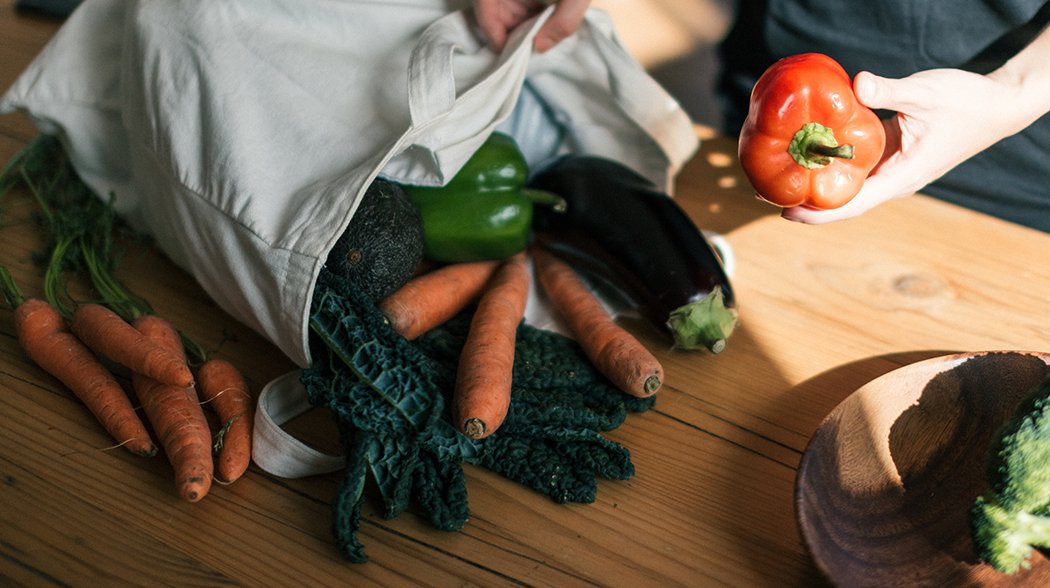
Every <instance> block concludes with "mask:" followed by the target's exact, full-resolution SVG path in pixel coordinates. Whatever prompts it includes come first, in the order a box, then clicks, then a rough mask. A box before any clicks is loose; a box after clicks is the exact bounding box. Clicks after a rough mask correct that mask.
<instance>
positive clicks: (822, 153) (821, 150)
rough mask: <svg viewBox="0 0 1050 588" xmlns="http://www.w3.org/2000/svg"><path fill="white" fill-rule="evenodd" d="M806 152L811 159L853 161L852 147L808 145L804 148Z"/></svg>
mask: <svg viewBox="0 0 1050 588" xmlns="http://www.w3.org/2000/svg"><path fill="white" fill-rule="evenodd" d="M806 151H807V152H808V153H809V155H811V156H812V157H813V158H821V157H825V158H826V157H838V158H841V159H853V145H835V146H831V145H820V144H817V143H810V144H809V145H807V146H806Z"/></svg>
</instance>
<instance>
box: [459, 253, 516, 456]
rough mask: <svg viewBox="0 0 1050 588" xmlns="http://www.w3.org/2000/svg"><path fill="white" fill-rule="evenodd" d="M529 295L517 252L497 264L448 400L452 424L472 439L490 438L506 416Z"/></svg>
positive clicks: (475, 316)
mask: <svg viewBox="0 0 1050 588" xmlns="http://www.w3.org/2000/svg"><path fill="white" fill-rule="evenodd" d="M528 293H529V272H528V268H527V267H526V265H525V254H524V253H519V254H517V255H515V256H514V257H512V258H510V259H507V260H505V261H503V262H502V263H501V264H500V266H499V268H498V269H497V270H496V273H495V275H493V276H492V279H491V280H490V281H489V283H488V285H487V286H486V287H485V291H484V292H482V294H481V299H480V300H479V301H478V307H477V309H476V310H475V311H474V317H473V318H472V319H471V322H470V330H469V332H468V333H467V340H466V342H465V343H464V344H463V351H462V352H461V353H460V357H459V365H458V367H457V370H456V386H455V390H454V392H453V397H452V410H453V414H454V415H455V422H456V423H458V425H459V427H460V430H462V431H463V433H464V434H465V435H467V436H468V437H471V438H472V439H481V438H483V437H487V436H488V435H491V434H492V432H493V431H495V430H496V429H497V428H498V427H499V426H500V425H501V424H502V423H503V419H504V418H506V416H507V410H508V409H509V408H510V389H511V378H512V373H513V369H514V342H515V340H516V339H517V333H518V325H519V324H520V323H521V318H522V316H523V315H524V314H525V303H526V301H527V298H528Z"/></svg>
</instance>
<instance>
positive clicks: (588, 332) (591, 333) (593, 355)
mask: <svg viewBox="0 0 1050 588" xmlns="http://www.w3.org/2000/svg"><path fill="white" fill-rule="evenodd" d="M532 258H533V261H534V262H535V266H536V277H537V278H538V280H539V282H540V284H541V285H542V286H543V290H544V292H546V294H547V297H548V298H549V299H550V302H551V306H553V307H554V310H555V311H556V312H557V313H558V315H559V316H560V317H561V318H562V319H564V320H565V322H566V325H567V326H568V328H569V331H570V332H572V334H573V336H574V338H575V339H576V341H577V342H578V343H579V344H580V347H581V348H582V349H583V352H584V354H585V355H586V356H587V358H588V359H589V360H590V361H591V364H593V365H594V367H595V368H597V370H598V371H599V372H601V373H602V374H603V375H605V377H607V378H609V380H610V381H611V382H612V383H613V384H614V385H615V386H616V387H618V388H620V389H621V390H623V391H624V392H627V393H628V394H631V395H633V396H638V397H641V398H645V397H647V396H651V395H652V394H654V393H655V392H656V391H657V390H658V389H659V388H660V386H661V384H662V383H663V374H664V368H663V366H661V365H660V361H659V360H658V359H656V357H654V356H653V354H652V353H650V352H649V350H648V349H646V348H645V347H644V346H643V345H642V344H641V343H639V342H638V340H637V339H635V338H634V336H632V335H631V334H630V333H628V332H627V331H626V330H625V329H624V328H623V327H621V326H619V325H618V324H616V322H615V321H614V320H613V318H612V317H611V316H610V315H609V313H608V312H606V310H605V308H604V307H603V306H602V305H601V302H599V301H598V299H597V297H595V295H594V293H593V292H591V290H590V288H588V286H587V284H586V283H584V282H583V280H581V279H580V277H579V276H578V275H577V274H576V271H575V270H573V269H572V268H571V267H570V266H569V265H567V264H566V263H565V262H563V261H562V260H560V259H558V258H557V257H556V256H555V255H554V254H553V253H551V252H549V251H547V250H545V249H542V248H539V247H536V248H534V249H533V252H532Z"/></svg>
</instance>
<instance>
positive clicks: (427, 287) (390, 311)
mask: <svg viewBox="0 0 1050 588" xmlns="http://www.w3.org/2000/svg"><path fill="white" fill-rule="evenodd" d="M499 263H500V262H499V261H498V260H486V261H472V262H464V263H452V264H449V265H444V266H441V267H439V268H437V269H434V270H431V271H429V272H427V273H424V274H420V275H419V276H416V277H415V278H412V279H411V280H409V281H408V282H407V283H406V284H405V285H404V286H402V287H401V288H399V289H398V290H397V291H395V292H394V293H393V294H391V295H389V296H387V297H386V298H385V299H384V300H383V301H382V302H380V303H379V310H380V311H381V312H382V313H383V315H384V316H385V317H386V319H387V320H388V321H390V324H391V326H393V327H394V330H395V331H397V332H398V333H401V336H403V337H404V338H405V339H408V340H409V341H411V340H412V339H415V338H416V337H418V336H420V335H422V334H423V333H426V332H427V331H429V330H430V329H433V328H434V327H436V326H438V325H441V324H443V323H444V322H445V321H447V320H448V319H450V318H452V317H453V316H455V315H456V313H458V312H459V311H461V310H463V309H464V308H466V307H467V305H468V304H470V303H472V302H474V301H475V300H476V299H477V298H478V296H479V295H480V294H481V291H482V290H483V289H484V288H485V284H486V283H487V282H488V280H489V278H491V277H492V274H493V273H495V272H496V268H497V267H499Z"/></svg>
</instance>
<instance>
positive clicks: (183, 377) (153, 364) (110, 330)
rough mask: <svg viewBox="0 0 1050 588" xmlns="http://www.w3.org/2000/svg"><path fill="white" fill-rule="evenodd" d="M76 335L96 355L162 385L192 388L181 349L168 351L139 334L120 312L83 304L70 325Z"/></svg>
mask: <svg viewBox="0 0 1050 588" xmlns="http://www.w3.org/2000/svg"><path fill="white" fill-rule="evenodd" d="M69 326H70V328H71V329H72V330H73V332H74V333H75V334H76V336H77V337H78V338H79V339H80V340H81V341H83V342H84V344H85V345H87V346H88V347H89V348H91V349H92V350H94V351H95V352H96V353H101V354H102V355H105V356H106V357H108V358H109V359H111V360H113V361H115V362H117V363H119V364H120V365H123V366H124V367H126V368H128V369H130V370H131V371H132V372H136V373H140V374H142V375H145V376H148V377H150V378H152V379H154V380H157V381H159V382H164V383H165V384H171V385H173V386H181V387H188V386H192V385H193V373H192V372H190V368H189V366H188V365H187V364H186V359H185V357H183V354H182V351H181V349H182V348H181V346H180V348H179V350H178V353H174V352H173V351H172V350H170V349H165V348H164V347H162V346H159V345H157V344H156V343H153V342H151V341H150V340H149V338H148V337H146V336H144V335H143V334H142V333H140V332H138V331H137V330H136V329H135V328H134V327H133V326H131V324H129V323H128V322H127V321H125V320H124V319H123V318H121V317H120V315H118V314H117V313H115V312H113V311H112V310H110V309H108V308H106V307H105V306H102V305H101V304H82V305H80V306H78V307H77V309H76V310H74V311H73V317H72V319H71V320H70V323H69Z"/></svg>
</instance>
